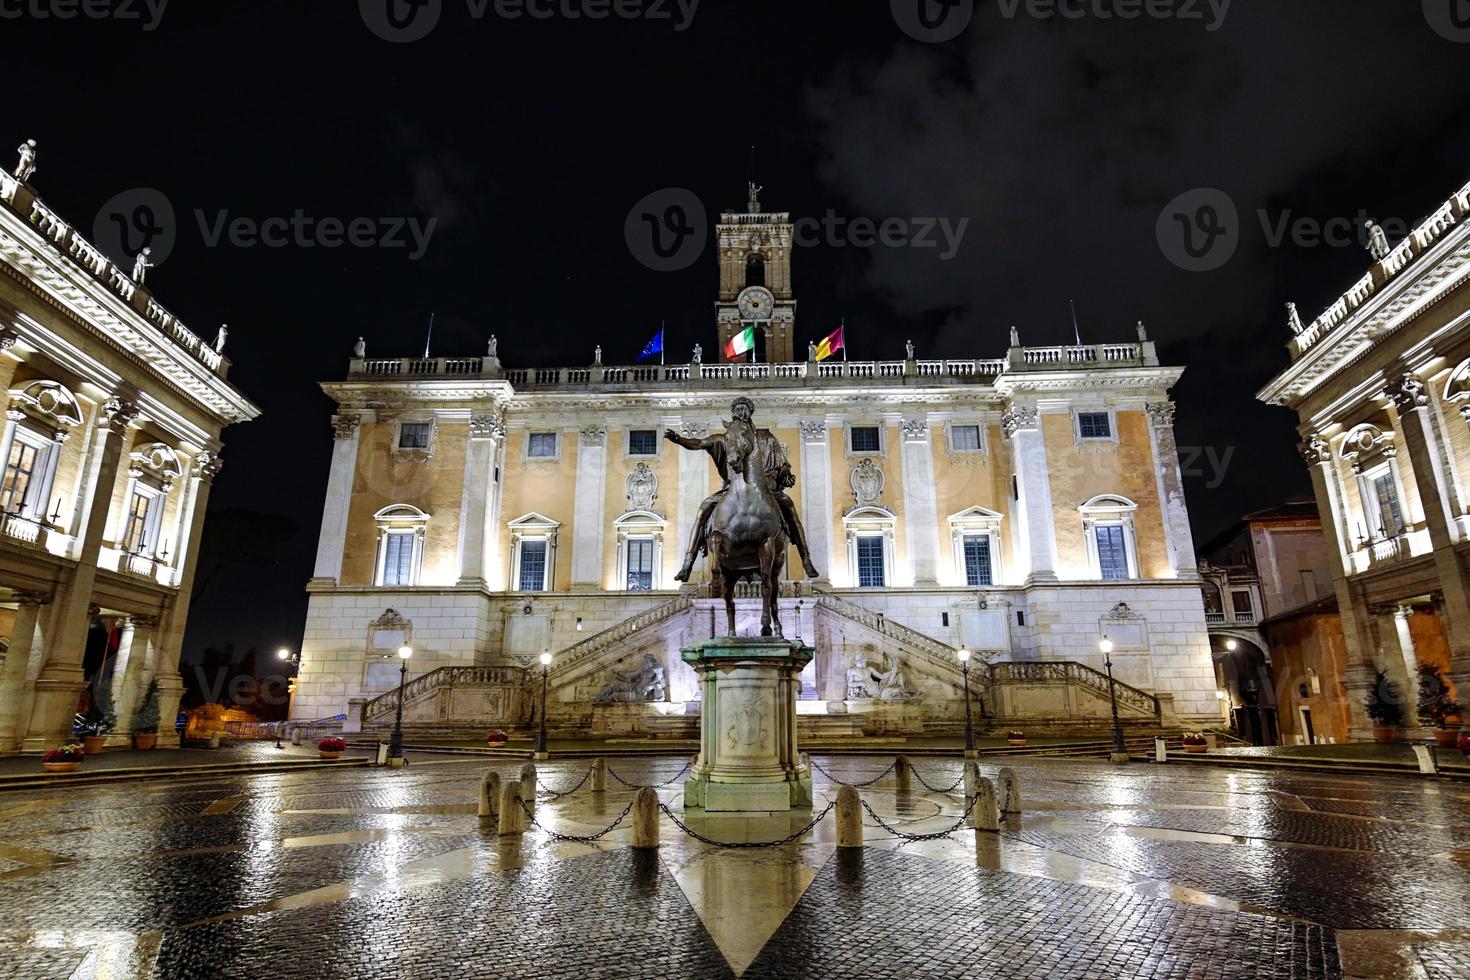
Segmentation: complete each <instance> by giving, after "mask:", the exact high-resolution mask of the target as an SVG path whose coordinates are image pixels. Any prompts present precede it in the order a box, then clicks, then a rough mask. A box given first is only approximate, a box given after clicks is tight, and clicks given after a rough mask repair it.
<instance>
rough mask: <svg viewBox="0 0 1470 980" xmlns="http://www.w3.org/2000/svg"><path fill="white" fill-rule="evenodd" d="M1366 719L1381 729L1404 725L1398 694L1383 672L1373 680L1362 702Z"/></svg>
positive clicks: (1402, 710)
mask: <svg viewBox="0 0 1470 980" xmlns="http://www.w3.org/2000/svg"><path fill="white" fill-rule="evenodd" d="M1364 707H1366V708H1367V709H1368V717H1369V718H1371V719H1373V721H1374V723H1375V724H1377V725H1379V726H1380V727H1383V728H1397V727H1398V726H1399V725H1402V724H1403V723H1404V707H1403V705H1402V704H1400V703H1399V692H1398V689H1397V688H1395V687H1394V683H1393V681H1391V680H1389V679H1388V675H1387V674H1385V673H1384V672H1383V671H1381V670H1380V671H1379V672H1378V676H1377V677H1375V678H1374V679H1373V690H1371V691H1369V692H1368V700H1367V701H1365V702H1364Z"/></svg>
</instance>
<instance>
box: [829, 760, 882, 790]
mask: <svg viewBox="0 0 1470 980" xmlns="http://www.w3.org/2000/svg"><path fill="white" fill-rule="evenodd" d="M897 766H898V760H897V759H894V760H893V764H892V765H890V766H889V767H888V768H887V769H884V770H883V771H882V772H880V773H878V775H876V776H874V777H873V778H872V779H869V780H867V781H865V782H861V783H845V782H843V781H842V780H840V779H838V778H837V777H836V776H834V775H832V774H831V773H830V772H828V771H827V769H826V767H825V766H823V765H822V764H821V763H820V762H817V761H816V760H812V768H813V769H815V770H816V771H817V772H819V773H821V774H822V775H823V776H826V777H827V778H828V779H830V780H832V782H834V783H836V784H837V785H838V786H855V787H856V786H871V785H873V784H874V783H876V782H877V781H878V780H880V779H882V778H883V777H884V776H886V775H888V774H889V773H890V772H893V770H894V769H895V768H897Z"/></svg>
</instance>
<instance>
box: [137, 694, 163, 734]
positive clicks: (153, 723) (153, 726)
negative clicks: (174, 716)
mask: <svg viewBox="0 0 1470 980" xmlns="http://www.w3.org/2000/svg"><path fill="white" fill-rule="evenodd" d="M158 722H159V715H158V681H149V682H148V686H147V687H146V688H145V689H144V690H143V700H141V701H139V702H138V710H137V711H134V712H133V732H134V733H135V734H144V735H150V734H151V735H156V734H158Z"/></svg>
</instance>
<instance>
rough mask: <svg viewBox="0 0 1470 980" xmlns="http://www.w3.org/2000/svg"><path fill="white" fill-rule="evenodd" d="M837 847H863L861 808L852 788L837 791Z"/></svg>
mask: <svg viewBox="0 0 1470 980" xmlns="http://www.w3.org/2000/svg"><path fill="white" fill-rule="evenodd" d="M837 846H838V847H862V846H863V808H862V803H861V801H860V800H859V799H858V791H857V789H856V788H855V787H852V786H843V787H842V788H841V789H839V790H838V791H837Z"/></svg>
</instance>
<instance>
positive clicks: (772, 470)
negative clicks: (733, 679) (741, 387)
mask: <svg viewBox="0 0 1470 980" xmlns="http://www.w3.org/2000/svg"><path fill="white" fill-rule="evenodd" d="M730 414H731V415H732V416H734V417H733V419H732V420H731V421H730V422H728V423H726V425H725V431H724V432H720V433H716V434H714V435H711V436H709V437H708V438H705V439H690V438H686V437H684V436H681V435H679V433H677V432H675V431H674V430H672V429H668V430H666V431H665V432H664V438H666V439H668V440H669V441H670V442H672V443H676V444H677V445H680V446H682V447H684V448H685V449H693V450H698V451H702V452H707V453H709V454H710V456H711V457H712V458H713V459H714V462H715V468H716V469H717V470H718V471H719V474H720V479H721V480H722V481H723V485H722V486H721V487H720V489H719V490H717V491H715V492H714V493H712V494H710V496H709V497H708V498H706V499H705V501H704V503H703V504H701V505H700V507H699V515H698V516H697V517H696V518H695V521H694V531H693V534H692V537H691V540H690V542H689V553H688V555H687V556H686V557H685V559H684V567H683V568H681V569H680V570H679V573H678V574H677V575H675V576H674V577H675V578H676V579H678V580H679V581H681V582H687V581H689V576H690V574H691V573H692V572H693V570H694V562H695V561H696V560H697V559H698V558H699V555H700V553H701V552H705V553H708V555H709V560H710V561H709V564H710V581H711V586H712V589H713V592H714V594H716V595H720V596H722V597H723V598H724V600H725V613H726V616H727V617H728V620H729V625H730V633H729V635H730V636H734V635H735V586H736V585H737V584H738V583H739V582H740V581H741V580H742V579H746V578H757V577H758V578H759V580H760V583H761V636H770V635H772V625H773V624H774V626H775V635H776V636H781V635H782V633H781V615H780V609H779V607H778V604H777V601H776V600H777V598H778V595H779V589H780V582H781V573H782V572H783V571H784V570H785V568H786V549H787V547H788V546H789V545H793V544H794V545H795V546H796V550H797V554H799V555H800V556H801V563H802V570H803V571H804V572H805V573H806V575H807V577H808V578H818V577H820V573H819V572H818V571H817V568H816V566H815V565H813V564H812V557H811V551H810V550H809V549H808V548H807V543H806V531H805V530H804V529H803V528H802V526H801V519H800V518H799V517H797V516H796V505H795V504H794V503H792V501H791V498H790V497H788V496H786V493H785V490H786V488H787V487H790V486H793V485H795V483H796V480H795V478H794V477H792V475H791V464H790V463H789V462H788V461H787V459H786V454H785V452H784V451H783V450H782V449H781V444H780V443H779V442H777V441H776V437H775V436H774V435H772V434H771V432H770V430H769V429H757V428H756V427H755V424H754V423H753V422H752V421H751V417H752V416H753V415H754V414H755V403H754V402H752V401H751V400H750V399H749V398H744V397H741V398H737V399H735V401H734V403H732V404H731V406H730Z"/></svg>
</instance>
